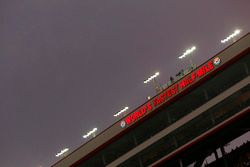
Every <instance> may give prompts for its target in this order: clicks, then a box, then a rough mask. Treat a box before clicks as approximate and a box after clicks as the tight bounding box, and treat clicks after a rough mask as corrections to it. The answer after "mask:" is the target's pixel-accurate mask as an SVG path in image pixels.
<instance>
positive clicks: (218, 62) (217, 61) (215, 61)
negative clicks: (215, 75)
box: [214, 57, 220, 66]
mask: <svg viewBox="0 0 250 167" xmlns="http://www.w3.org/2000/svg"><path fill="white" fill-rule="evenodd" d="M219 64H220V58H219V57H216V58H214V65H216V66H217V65H219Z"/></svg>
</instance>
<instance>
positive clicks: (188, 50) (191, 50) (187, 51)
mask: <svg viewBox="0 0 250 167" xmlns="http://www.w3.org/2000/svg"><path fill="white" fill-rule="evenodd" d="M195 50H196V47H195V46H192V47H191V48H189V49H187V50H186V51H185V52H184V53H183V54H182V55H181V56H179V57H178V58H179V59H183V58H184V57H186V56H187V55H189V54H191V53H192V52H193V51H195Z"/></svg>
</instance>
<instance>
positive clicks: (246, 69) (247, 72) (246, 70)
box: [244, 63, 249, 75]
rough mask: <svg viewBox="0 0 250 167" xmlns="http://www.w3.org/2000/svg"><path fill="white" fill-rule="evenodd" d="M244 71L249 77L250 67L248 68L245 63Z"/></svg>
mask: <svg viewBox="0 0 250 167" xmlns="http://www.w3.org/2000/svg"><path fill="white" fill-rule="evenodd" d="M244 69H245V72H246V74H247V75H249V70H248V67H247V64H246V63H244Z"/></svg>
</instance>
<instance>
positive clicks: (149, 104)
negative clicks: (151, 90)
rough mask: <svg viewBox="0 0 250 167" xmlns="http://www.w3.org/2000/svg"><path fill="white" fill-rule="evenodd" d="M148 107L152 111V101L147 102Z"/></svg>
mask: <svg viewBox="0 0 250 167" xmlns="http://www.w3.org/2000/svg"><path fill="white" fill-rule="evenodd" d="M147 109H148V111H151V110H152V109H153V107H152V105H151V103H150V102H148V103H147Z"/></svg>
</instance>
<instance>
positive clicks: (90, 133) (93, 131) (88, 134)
mask: <svg viewBox="0 0 250 167" xmlns="http://www.w3.org/2000/svg"><path fill="white" fill-rule="evenodd" d="M96 131H97V128H94V129H93V130H91V131H89V132H88V133H87V134H86V135H83V136H82V137H83V138H84V139H86V138H88V137H89V136H91V135H93V134H94V133H95V132H96Z"/></svg>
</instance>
